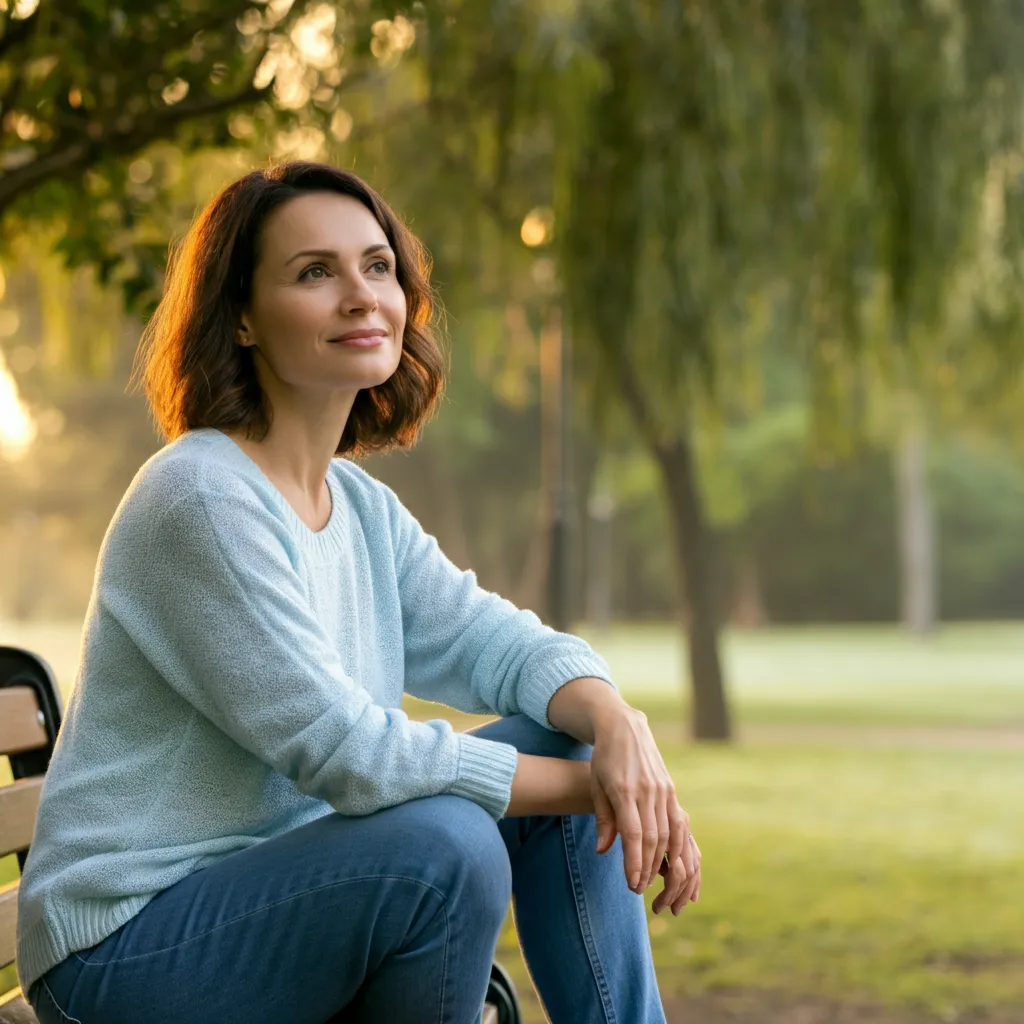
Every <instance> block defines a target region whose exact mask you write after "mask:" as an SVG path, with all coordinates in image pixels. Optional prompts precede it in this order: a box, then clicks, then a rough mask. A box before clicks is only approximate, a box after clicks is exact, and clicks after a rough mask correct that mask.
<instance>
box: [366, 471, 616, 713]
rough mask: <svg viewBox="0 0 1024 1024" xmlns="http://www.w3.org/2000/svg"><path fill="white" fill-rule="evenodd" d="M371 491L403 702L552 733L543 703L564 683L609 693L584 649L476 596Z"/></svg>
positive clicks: (410, 520) (390, 500)
mask: <svg viewBox="0 0 1024 1024" xmlns="http://www.w3.org/2000/svg"><path fill="white" fill-rule="evenodd" d="M376 486H377V487H378V488H379V489H380V493H381V495H382V496H383V499H384V501H386V503H387V514H388V517H389V520H390V525H391V533H392V544H393V557H394V562H395V570H396V574H397V582H398V591H399V599H400V601H401V605H402V625H403V630H404V643H405V689H406V691H407V692H408V693H411V694H413V695H414V696H417V697H422V698H424V699H426V700H431V701H436V702H438V703H441V704H446V705H448V706H449V707H454V708H458V709H460V710H463V711H469V712H475V713H477V714H481V713H484V714H486V713H491V714H498V715H501V716H503V717H507V716H509V715H515V714H520V713H522V714H526V715H529V716H530V718H532V719H533V720H534V721H535V722H538V723H539V724H540V725H542V726H544V727H545V728H548V729H555V728H556V727H555V726H554V725H553V724H552V722H551V720H550V719H549V717H548V702H549V701H550V700H551V696H552V694H554V693H555V692H556V691H557V690H558V689H559V688H560V687H562V686H564V685H565V684H566V683H567V682H568V681H569V680H571V679H577V678H580V677H584V676H586V677H591V678H599V679H601V680H603V685H604V686H605V687H606V689H608V690H609V692H614V685H613V684H612V683H611V674H610V672H609V669H608V666H607V664H606V663H605V661H604V659H602V658H601V657H600V656H599V655H597V654H596V653H595V652H594V651H593V650H592V649H591V648H590V646H589V644H587V643H586V642H585V641H584V640H581V639H580V638H579V637H575V636H570V635H569V634H566V633H558V632H556V631H555V630H553V629H550V628H549V627H547V626H545V625H544V624H543V623H542V622H541V621H540V619H538V618H537V616H536V615H534V613H533V612H530V611H526V610H522V609H519V608H516V607H515V605H513V604H511V603H510V602H509V601H506V600H504V599H503V598H501V597H499V596H498V595H497V594H492V593H490V592H488V591H486V590H483V589H482V588H481V587H480V586H478V584H477V581H476V576H475V575H474V574H473V573H472V572H464V571H462V570H460V569H459V568H457V567H456V566H455V565H453V564H452V562H451V561H449V559H448V558H446V557H445V555H444V553H443V552H442V551H441V550H440V548H439V547H438V544H437V541H436V540H435V539H434V538H433V537H431V536H430V535H429V534H427V533H426V532H425V531H424V530H423V528H422V527H421V526H420V524H419V523H418V522H417V521H416V519H415V518H414V517H413V516H412V514H411V513H410V512H409V511H408V510H407V509H406V508H405V507H404V506H403V505H402V503H401V502H400V501H399V500H398V498H397V497H396V496H395V495H394V493H393V492H392V491H391V490H389V489H388V488H387V487H385V486H384V485H383V484H380V483H377V484H376Z"/></svg>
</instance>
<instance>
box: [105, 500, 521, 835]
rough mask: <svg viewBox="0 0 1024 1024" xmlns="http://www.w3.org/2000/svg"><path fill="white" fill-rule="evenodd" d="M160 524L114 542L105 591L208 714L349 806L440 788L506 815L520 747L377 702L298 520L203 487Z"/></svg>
mask: <svg viewBox="0 0 1024 1024" xmlns="http://www.w3.org/2000/svg"><path fill="white" fill-rule="evenodd" d="M140 518H141V520H142V523H140V522H139V519H140ZM148 518H151V520H152V522H151V523H146V522H145V520H146V519H147V516H146V515H145V513H143V515H142V516H141V517H138V516H137V517H136V518H135V522H134V524H133V525H134V528H133V529H129V530H126V531H125V534H126V536H125V537H124V538H123V539H122V540H120V541H119V539H118V538H116V537H113V538H111V545H110V547H111V550H110V551H108V552H107V555H106V557H105V560H104V561H105V565H104V569H103V571H102V573H101V580H100V588H99V599H100V600H102V601H104V602H105V603H106V605H107V607H108V609H109V611H110V612H111V614H112V615H113V616H114V617H115V618H116V619H117V620H118V622H119V623H120V625H121V627H122V628H123V629H124V630H125V631H126V632H127V633H128V635H129V636H130V638H131V640H132V641H133V643H134V644H135V645H136V646H137V647H138V648H139V650H140V651H141V653H142V654H143V655H144V657H145V658H146V659H147V660H148V661H149V662H150V663H151V664H152V665H153V666H154V668H155V669H156V670H157V672H159V674H160V675H161V677H162V678H163V679H164V680H165V681H166V683H167V684H168V685H170V686H171V687H172V688H173V689H174V690H175V691H177V692H178V693H179V694H180V695H181V696H182V697H183V698H184V699H185V700H186V701H188V702H189V703H190V704H191V705H192V706H193V707H195V708H196V709H197V710H198V711H199V712H200V713H201V714H203V715H204V716H206V717H207V718H208V719H209V720H210V721H212V722H213V723H214V724H215V725H216V726H217V727H218V728H220V729H221V730H222V731H223V732H225V733H227V734H228V735H229V736H230V737H231V738H232V739H233V740H234V741H235V742H236V743H238V744H239V745H240V746H242V747H244V748H245V749H246V750H248V751H249V752H250V753H252V754H253V755H255V756H256V757H258V758H259V759H260V760H261V761H263V762H264V763H265V764H267V765H269V766H270V767H272V768H273V769H274V770H276V771H277V772H279V773H280V774H281V775H284V776H286V777H288V778H289V779H291V780H293V781H294V782H295V784H296V786H297V788H298V789H299V790H300V792H302V793H304V794H306V795H308V796H312V797H317V798H319V799H321V800H324V801H326V802H327V803H328V804H330V805H331V806H332V807H334V808H335V809H336V810H338V811H340V812H341V813H343V814H348V815H362V814H370V813H372V812H374V811H377V810H380V809H382V808H384V807H389V806H393V805H395V804H400V803H403V802H405V801H407V800H412V799H415V798H418V797H425V796H433V795H437V794H440V793H451V794H455V795H458V796H464V797H467V798H469V799H472V800H474V801H475V802H476V803H478V804H480V805H481V806H482V807H484V808H485V809H486V810H487V811H488V812H489V813H490V814H491V815H492V816H493V817H495V818H499V817H501V815H502V814H504V811H505V809H506V807H507V805H508V800H509V797H510V793H511V785H512V777H513V775H514V774H515V770H516V764H517V757H518V755H517V753H516V750H515V748H514V747H512V746H509V745H507V744H502V743H495V742H493V741H488V740H484V739H481V738H478V737H475V736H470V735H467V734H461V733H456V732H454V731H453V730H452V728H451V726H450V725H449V723H447V722H445V721H442V720H438V721H432V722H415V721H411V720H410V719H409V718H408V716H407V715H405V714H404V713H403V712H402V711H401V710H397V709H390V708H389V709H385V708H382V707H380V706H379V705H377V704H375V703H374V701H373V699H372V697H371V696H370V694H369V693H368V692H367V691H366V690H365V689H364V688H363V687H361V686H359V685H358V683H357V682H356V681H355V680H353V679H351V678H350V677H349V675H348V674H347V673H346V671H345V669H344V667H343V665H342V661H341V657H340V656H339V653H338V651H337V650H336V649H335V647H334V645H333V644H332V643H331V642H330V640H329V638H328V637H327V636H326V634H325V632H324V630H323V628H322V627H321V626H320V624H319V622H318V620H317V618H316V616H315V615H314V614H313V612H312V609H311V607H310V605H309V601H308V598H307V596H306V593H305V588H304V586H303V583H302V580H301V577H300V575H299V572H298V570H297V561H296V555H295V551H294V541H293V539H292V538H291V537H290V535H289V533H288V530H287V528H286V527H285V526H284V524H283V523H281V522H280V520H279V519H278V518H277V517H276V516H275V515H274V514H273V513H272V512H271V511H270V510H268V509H267V508H266V507H265V506H263V505H262V504H261V503H260V501H259V500H258V499H257V498H256V496H255V495H251V494H247V493H246V492H245V488H241V487H239V488H234V489H232V488H231V487H230V486H228V487H227V488H226V492H225V493H217V494H213V493H210V492H209V491H207V492H204V491H201V490H200V491H195V490H193V491H192V492H190V493H186V494H184V495H182V496H179V497H176V498H175V499H174V500H172V501H171V503H170V504H169V505H168V506H166V508H165V509H164V510H162V511H161V512H160V513H159V514H155V513H154V514H153V515H152V516H151V517H148ZM143 524H145V525H143Z"/></svg>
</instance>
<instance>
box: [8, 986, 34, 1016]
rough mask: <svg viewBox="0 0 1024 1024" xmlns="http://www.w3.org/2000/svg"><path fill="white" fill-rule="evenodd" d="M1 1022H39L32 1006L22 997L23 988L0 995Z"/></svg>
mask: <svg viewBox="0 0 1024 1024" xmlns="http://www.w3.org/2000/svg"><path fill="white" fill-rule="evenodd" d="M0 1024H39V1021H38V1020H36V1015H35V1014H34V1013H33V1012H32V1007H31V1006H29V1005H28V1003H26V1002H25V1000H24V999H22V997H21V989H20V988H16V989H14V991H13V992H8V993H7V994H5V995H0Z"/></svg>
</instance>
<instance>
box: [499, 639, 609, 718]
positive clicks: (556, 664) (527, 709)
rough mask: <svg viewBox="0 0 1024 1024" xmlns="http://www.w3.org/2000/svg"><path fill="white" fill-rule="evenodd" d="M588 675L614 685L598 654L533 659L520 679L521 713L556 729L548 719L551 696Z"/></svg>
mask: <svg viewBox="0 0 1024 1024" xmlns="http://www.w3.org/2000/svg"><path fill="white" fill-rule="evenodd" d="M589 676H593V677H594V678H596V679H603V680H604V681H605V682H606V683H607V684H608V685H609V686H611V687H612V688H613V689H615V688H616V687H615V683H614V682H613V681H612V673H611V669H609V668H608V663H607V662H606V661H605V660H604V658H602V657H601V656H600V655H599V654H593V653H592V654H570V655H565V656H564V657H561V658H553V659H551V660H550V661H541V660H540V659H537V664H536V665H535V666H534V665H530V666H529V667H528V668H527V670H526V671H525V672H524V673H523V676H522V678H521V680H520V683H519V706H520V708H522V710H523V713H524V714H526V715H529V716H530V718H532V719H533V720H534V721H535V722H539V723H540V724H541V725H543V726H544V728H545V729H550V730H551V731H552V732H557V731H558V730H556V729H555V727H554V726H553V725H552V724H551V721H550V720H549V719H548V704H550V703H551V698H552V697H554V695H555V694H556V693H557V692H558V691H559V690H560V689H561V688H562V687H563V686H565V684H566V683H571V682H572V681H573V680H574V679H584V678H587V677H589Z"/></svg>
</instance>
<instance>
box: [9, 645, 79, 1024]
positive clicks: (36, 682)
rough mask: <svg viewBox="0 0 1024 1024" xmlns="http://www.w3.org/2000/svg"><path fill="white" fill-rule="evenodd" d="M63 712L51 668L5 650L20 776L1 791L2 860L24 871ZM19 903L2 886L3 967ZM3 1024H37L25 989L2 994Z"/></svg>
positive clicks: (12, 887)
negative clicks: (15, 861) (12, 861)
mask: <svg viewBox="0 0 1024 1024" xmlns="http://www.w3.org/2000/svg"><path fill="white" fill-rule="evenodd" d="M63 710H64V709H63V707H62V705H61V700H60V691H59V690H58V689H57V684H56V681H55V680H54V678H53V673H52V672H51V671H50V667H49V665H47V664H46V662H45V661H43V660H42V658H39V657H36V655H34V654H30V653H29V652H28V651H22V650H20V649H18V648H16V647H0V755H6V756H7V758H8V760H9V761H10V764H11V774H12V775H13V776H14V781H13V782H12V783H9V784H8V785H6V786H0V857H7V856H10V855H11V854H16V855H17V858H18V868H19V870H20V869H21V868H23V867H24V866H25V857H26V855H27V853H28V848H29V845H30V844H31V842H32V832H33V829H34V828H35V821H36V808H37V807H38V806H39V794H40V791H41V790H42V788H43V776H44V775H45V773H46V769H47V766H48V765H49V763H50V755H51V754H52V753H53V744H54V743H55V742H56V739H57V731H58V730H59V729H60V722H61V717H62V715H63ZM17 900H18V883H17V881H13V882H7V883H6V884H0V968H4V967H10V965H11V964H13V963H14V937H15V932H16V929H17V922H18V903H17ZM0 1024H37V1021H36V1016H35V1014H34V1013H33V1012H32V1009H31V1007H29V1005H28V1004H27V1003H26V1002H25V1000H24V999H23V998H22V994H21V990H20V989H18V988H14V989H11V990H10V991H9V992H0Z"/></svg>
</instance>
